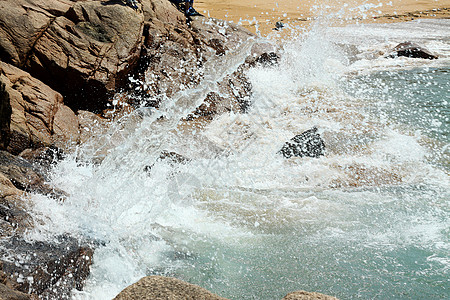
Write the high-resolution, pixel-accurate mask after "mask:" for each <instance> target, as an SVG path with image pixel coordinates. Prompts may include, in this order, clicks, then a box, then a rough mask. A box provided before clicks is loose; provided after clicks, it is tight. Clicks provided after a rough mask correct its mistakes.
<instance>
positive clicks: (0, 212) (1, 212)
mask: <svg viewBox="0 0 450 300" xmlns="http://www.w3.org/2000/svg"><path fill="white" fill-rule="evenodd" d="M23 193H24V192H23V191H21V190H19V189H18V188H16V187H15V186H14V185H13V184H12V182H11V181H10V180H9V179H8V178H7V177H6V176H5V175H3V174H2V173H0V238H4V237H8V236H12V235H13V234H21V233H23V232H24V231H25V230H26V229H28V228H30V227H31V218H30V216H29V215H28V213H27V212H26V210H25V205H24V204H25V201H24V200H23Z"/></svg>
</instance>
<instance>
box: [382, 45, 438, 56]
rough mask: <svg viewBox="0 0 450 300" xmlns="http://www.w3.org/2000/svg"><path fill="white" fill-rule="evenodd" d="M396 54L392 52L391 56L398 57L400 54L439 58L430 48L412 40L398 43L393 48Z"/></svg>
mask: <svg viewBox="0 0 450 300" xmlns="http://www.w3.org/2000/svg"><path fill="white" fill-rule="evenodd" d="M392 51H393V52H394V54H391V55H390V56H389V57H398V56H406V57H413V58H424V59H437V58H438V57H437V56H436V55H434V54H433V53H431V52H430V50H428V49H426V48H424V47H422V46H420V45H418V44H415V43H412V42H404V43H401V44H398V45H397V46H395V47H394V49H392Z"/></svg>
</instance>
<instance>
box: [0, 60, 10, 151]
mask: <svg viewBox="0 0 450 300" xmlns="http://www.w3.org/2000/svg"><path fill="white" fill-rule="evenodd" d="M0 68H1V67H0ZM11 113H12V110H11V103H10V100H9V94H8V92H7V91H6V85H5V84H4V83H3V82H2V81H0V150H6V148H7V147H8V144H9V138H10V137H9V135H10V123H11Z"/></svg>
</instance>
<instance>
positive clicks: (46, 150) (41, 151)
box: [19, 146, 66, 178]
mask: <svg viewBox="0 0 450 300" xmlns="http://www.w3.org/2000/svg"><path fill="white" fill-rule="evenodd" d="M19 157H21V158H24V159H26V160H27V161H28V162H30V163H31V164H32V165H33V168H34V169H35V170H37V172H38V173H40V174H42V175H43V176H44V178H45V177H46V175H47V174H48V172H49V171H50V170H51V168H52V167H53V166H54V165H56V163H57V162H59V161H61V160H62V159H64V157H66V154H65V153H64V151H62V150H61V149H59V148H57V147H54V146H50V147H42V148H38V149H25V150H24V151H22V152H21V153H20V154H19Z"/></svg>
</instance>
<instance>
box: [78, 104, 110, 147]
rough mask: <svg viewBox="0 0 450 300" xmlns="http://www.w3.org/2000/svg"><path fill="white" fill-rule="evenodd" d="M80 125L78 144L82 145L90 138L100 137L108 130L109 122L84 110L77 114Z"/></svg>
mask: <svg viewBox="0 0 450 300" xmlns="http://www.w3.org/2000/svg"><path fill="white" fill-rule="evenodd" d="M77 114H78V115H77V117H78V122H79V125H80V143H81V144H84V143H86V142H87V141H89V140H91V139H92V138H97V137H98V136H100V135H102V134H103V133H104V132H105V131H106V130H107V128H108V124H109V120H108V119H104V118H102V117H100V116H99V115H96V114H94V113H91V112H89V111H85V110H79V111H78V112H77Z"/></svg>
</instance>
